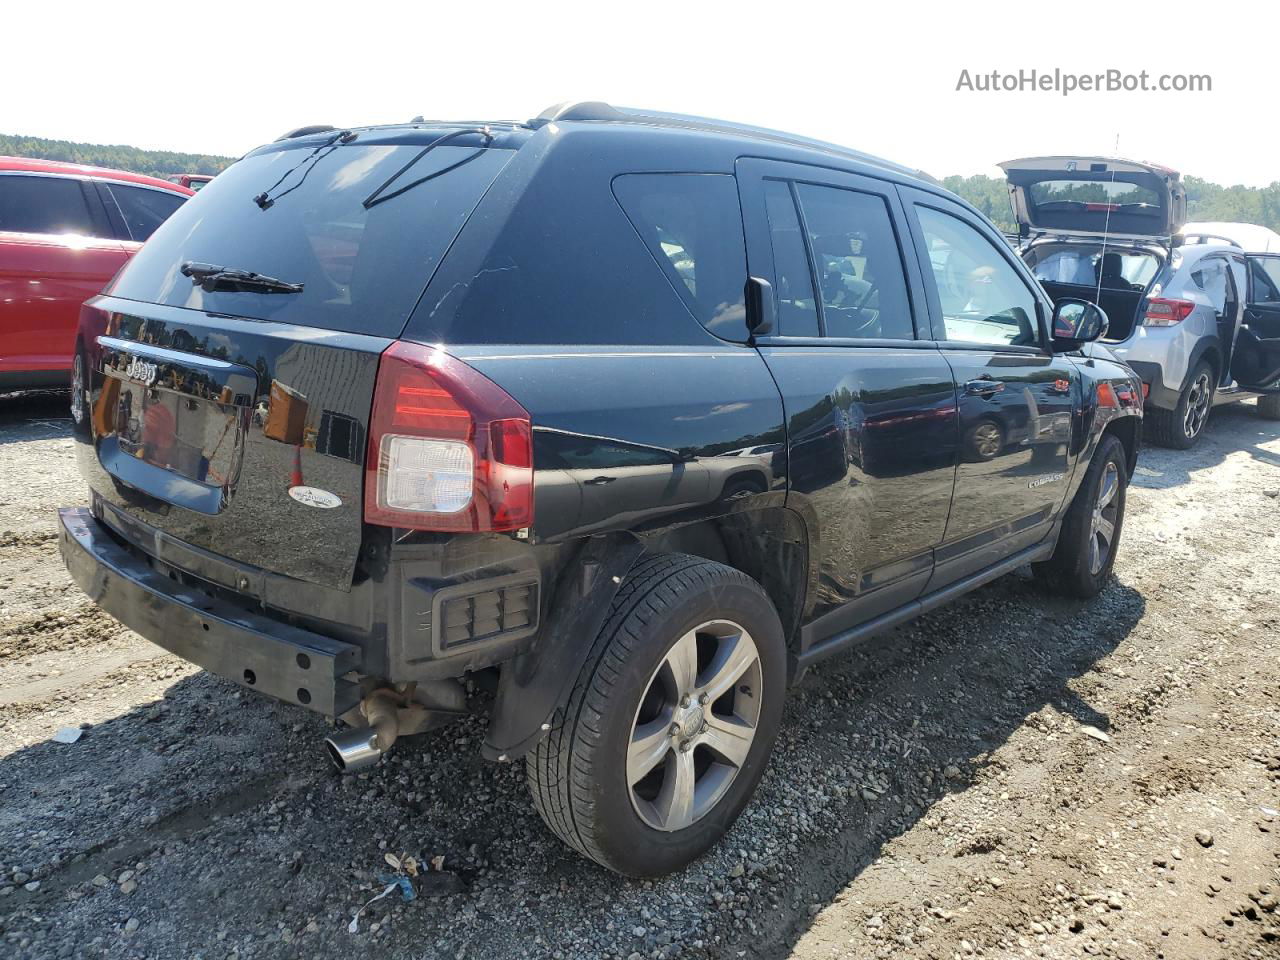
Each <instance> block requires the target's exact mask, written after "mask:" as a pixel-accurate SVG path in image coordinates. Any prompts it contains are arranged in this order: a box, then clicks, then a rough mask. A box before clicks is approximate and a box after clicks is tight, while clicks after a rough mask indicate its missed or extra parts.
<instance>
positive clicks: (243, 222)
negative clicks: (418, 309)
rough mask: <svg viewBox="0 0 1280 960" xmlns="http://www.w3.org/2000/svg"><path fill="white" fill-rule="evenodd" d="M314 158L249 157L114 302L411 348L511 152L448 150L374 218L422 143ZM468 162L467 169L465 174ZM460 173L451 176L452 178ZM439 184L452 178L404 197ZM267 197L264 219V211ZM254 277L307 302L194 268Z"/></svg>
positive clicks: (223, 177) (137, 269) (412, 175)
mask: <svg viewBox="0 0 1280 960" xmlns="http://www.w3.org/2000/svg"><path fill="white" fill-rule="evenodd" d="M314 147H315V144H314V142H313V143H312V144H309V145H307V146H306V147H302V148H298V147H294V148H291V149H281V150H271V151H268V152H265V153H260V154H256V155H253V156H249V157H246V158H245V159H243V160H240V161H239V162H237V163H235V164H233V165H232V166H231V167H230V168H228V169H227V170H226V171H225V172H223V173H222V174H219V175H218V176H217V177H216V178H215V179H214V180H212V181H210V183H209V184H208V185H207V186H206V187H204V189H202V190H201V191H200V194H199V195H198V196H196V197H192V198H191V200H189V201H188V202H187V203H185V204H183V205H182V206H181V207H180V208H179V209H178V210H177V212H175V213H174V215H173V216H171V217H170V218H169V219H168V220H166V221H165V222H164V224H163V225H161V226H160V228H159V229H157V230H156V232H155V233H154V234H153V235H152V236H151V239H150V240H149V241H148V242H147V244H146V245H145V246H144V247H143V248H142V249H141V250H140V251H139V252H138V253H137V255H136V256H134V258H133V260H131V261H130V263H129V265H128V266H127V267H126V268H125V269H124V270H123V271H122V272H121V274H120V276H119V277H118V278H117V280H116V282H115V285H114V287H113V288H112V289H111V293H112V294H113V295H115V296H118V297H123V298H125V299H129V300H142V301H146V302H150V303H162V304H168V305H171V306H177V307H191V308H193V309H198V310H208V311H212V312H214V313H225V314H231V315H234V316H242V317H251V318H254V319H259V320H275V321H280V322H283V323H296V324H302V325H305V326H312V327H322V328H325V329H328V330H342V331H346V332H352V333H368V334H373V335H375V336H383V337H393V336H398V335H399V333H400V331H401V330H402V329H403V327H404V323H405V320H406V319H407V317H408V316H409V313H410V311H412V309H413V306H414V304H415V303H416V301H417V299H418V297H419V295H420V294H421V293H422V290H423V288H424V287H426V285H427V281H428V280H430V279H431V274H432V273H433V272H434V270H435V268H436V266H437V265H438V264H439V262H440V258H441V257H442V256H444V253H445V251H446V250H447V249H448V247H449V244H450V243H452V241H453V239H454V237H455V236H457V234H458V231H459V230H461V228H462V225H463V223H464V222H465V221H466V219H467V216H468V215H469V214H470V213H471V211H472V210H473V209H474V208H475V205H476V203H477V202H478V201H479V200H480V198H481V196H483V194H484V191H485V190H486V188H487V187H488V186H489V184H490V183H492V182H493V180H494V178H495V177H496V176H497V175H498V173H499V171H500V170H501V169H502V167H503V165H504V164H505V163H506V162H507V161H508V160H509V159H510V158H511V156H512V151H510V150H502V149H495V148H488V149H485V148H481V147H478V146H465V145H442V146H440V147H437V148H436V149H434V150H432V151H431V152H430V153H428V154H426V155H425V156H423V157H422V158H421V159H420V160H419V161H418V162H417V163H415V164H413V165H412V166H411V167H410V168H409V169H408V170H406V171H405V172H404V173H403V174H402V175H401V176H400V177H399V178H398V179H396V181H395V182H394V183H393V184H392V185H391V186H389V187H387V189H386V190H384V191H383V192H382V193H381V194H380V196H379V198H378V199H379V202H376V203H374V204H372V205H371V206H369V207H366V206H365V205H364V204H365V201H366V199H368V198H369V197H370V195H371V194H373V193H374V191H375V190H377V188H378V187H380V186H382V184H383V183H384V182H385V181H387V180H388V179H389V178H391V177H392V176H393V175H394V174H395V173H396V171H398V170H399V169H400V168H401V167H403V166H404V165H405V164H407V163H409V162H410V161H411V160H413V158H414V157H415V156H416V155H417V154H419V153H420V152H421V151H422V149H423V144H421V143H413V144H361V143H360V141H359V140H356V141H355V142H354V143H350V144H346V145H339V146H336V147H335V148H334V149H332V150H328V149H321V150H320V151H319V152H317V151H316V150H315V149H314ZM463 161H465V162H463ZM451 167H452V169H449V168H451ZM437 171H447V172H444V173H442V174H441V175H440V176H438V177H435V178H433V179H429V180H427V181H426V182H423V183H419V184H417V185H416V186H413V187H412V188H410V189H408V190H406V191H404V192H403V193H400V194H399V195H394V194H395V193H396V191H397V190H400V189H402V188H403V187H404V186H407V185H409V184H411V183H413V182H414V181H417V180H420V179H422V178H423V177H426V176H428V175H430V174H432V173H434V172H437ZM264 192H265V193H267V194H268V196H269V198H271V202H270V203H269V204H268V205H266V207H265V209H264V208H263V206H261V205H260V204H259V202H257V201H256V200H255V198H257V197H259V196H260V195H262V194H263V193H264ZM189 261H190V262H195V263H203V264H214V265H217V266H221V267H227V268H233V269H237V270H251V271H253V272H255V273H259V274H263V275H266V276H269V277H274V278H276V279H279V280H284V281H287V282H288V283H301V284H303V290H302V291H301V292H300V293H268V292H262V291H257V290H248V291H246V290H228V289H215V290H213V291H206V290H205V289H203V288H202V287H201V286H197V285H195V284H193V283H192V281H191V280H190V279H189V278H187V277H185V276H183V275H182V273H181V267H182V265H183V264H184V263H186V262H189Z"/></svg>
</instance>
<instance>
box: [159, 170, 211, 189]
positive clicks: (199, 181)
mask: <svg viewBox="0 0 1280 960" xmlns="http://www.w3.org/2000/svg"><path fill="white" fill-rule="evenodd" d="M165 179H166V180H168V181H169V182H170V183H176V184H180V185H181V186H184V187H190V188H191V189H192V190H199V189H200V188H201V187H203V186H204V185H205V184H206V183H208V182H209V181H210V180H212V179H213V175H212V174H209V173H175V174H173V175H172V176H168V177H165Z"/></svg>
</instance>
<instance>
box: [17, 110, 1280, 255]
mask: <svg viewBox="0 0 1280 960" xmlns="http://www.w3.org/2000/svg"><path fill="white" fill-rule="evenodd" d="M0 156H9V157H40V158H42V159H45V160H63V161H66V162H68V163H83V164H89V165H91V166H95V167H111V168H113V169H116V170H131V171H133V172H134V173H146V174H150V175H151V176H153V177H164V176H167V175H169V174H171V173H220V172H221V171H223V170H225V169H226V168H227V167H228V166H230V165H231V163H233V162H234V160H235V158H234V157H219V156H216V155H212V154H200V153H178V152H175V151H172V150H141V149H139V148H138V147H130V146H124V145H121V144H100V143H75V142H73V141H71V140H45V139H43V138H41V137H23V136H16V135H11V134H0ZM942 184H943V186H945V187H946V188H947V189H948V190H950V191H952V192H953V193H958V194H959V195H960V196H962V197H964V198H965V199H966V200H968V201H969V202H970V203H972V204H973V205H974V206H975V207H977V208H978V209H979V210H981V211H982V212H983V213H985V214H986V215H987V216H988V217H990V218H991V219H992V220H993V221H995V223H996V224H997V226H999V227H1000V229H1002V230H1008V231H1010V232H1012V231H1014V230H1016V229H1017V227H1016V225H1015V224H1014V222H1013V211H1012V210H1011V209H1010V207H1009V188H1008V186H1007V185H1006V184H1005V182H1004V180H1002V179H1000V178H998V177H988V176H984V175H983V174H976V175H974V176H972V177H958V176H952V177H947V178H946V179H944V180H943V181H942ZM1183 185H1184V186H1185V187H1186V191H1187V216H1188V219H1190V220H1227V221H1235V222H1239V223H1257V224H1261V225H1262V226H1264V227H1270V228H1271V229H1272V230H1277V231H1280V181H1277V182H1275V183H1272V184H1271V185H1270V186H1266V187H1245V186H1240V185H1236V186H1232V187H1224V186H1222V185H1221V184H1217V183H1210V182H1209V181H1208V180H1201V179H1200V178H1199V177H1184V178H1183Z"/></svg>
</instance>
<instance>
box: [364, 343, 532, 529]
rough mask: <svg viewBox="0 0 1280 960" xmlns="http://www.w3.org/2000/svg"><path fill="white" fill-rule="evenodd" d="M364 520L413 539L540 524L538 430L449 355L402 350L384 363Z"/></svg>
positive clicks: (403, 346) (396, 348) (408, 346)
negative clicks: (413, 533) (536, 511)
mask: <svg viewBox="0 0 1280 960" xmlns="http://www.w3.org/2000/svg"><path fill="white" fill-rule="evenodd" d="M364 518H365V521H366V522H368V523H376V524H381V525H383V526H390V527H407V528H410V529H414V530H439V531H456V532H482V531H494V532H501V531H511V530H519V529H521V528H522V527H528V526H530V525H531V524H532V523H533V427H532V423H531V421H530V418H529V414H528V413H527V412H526V411H525V409H524V408H523V407H522V406H520V404H518V403H516V401H515V400H513V399H512V398H511V397H510V396H509V395H508V394H507V393H506V392H504V391H503V390H502V389H501V388H500V387H498V386H497V385H496V384H495V383H493V381H491V380H489V379H488V378H486V377H484V376H482V375H481V374H479V373H477V372H476V371H475V370H473V369H471V368H470V367H468V366H467V365H466V364H464V363H462V362H461V361H460V360H456V359H454V358H453V357H451V356H449V355H448V354H446V353H443V352H442V351H440V350H436V349H434V348H432V347H424V346H421V345H420V344H415V343H405V342H403V341H400V342H397V343H393V344H392V345H391V346H390V347H388V348H387V349H386V350H385V351H383V353H382V357H381V359H380V360H379V361H378V380H377V386H376V387H375V388H374V395H373V415H372V416H371V417H370V422H369V453H368V457H367V459H366V464H365V491H364Z"/></svg>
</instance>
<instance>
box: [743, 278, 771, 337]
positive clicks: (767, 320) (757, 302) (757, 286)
mask: <svg viewBox="0 0 1280 960" xmlns="http://www.w3.org/2000/svg"><path fill="white" fill-rule="evenodd" d="M747 333H748V334H750V335H751V336H753V337H763V336H767V335H768V334H770V333H773V284H771V283H770V282H769V281H768V280H764V279H761V278H760V277H748V278H747Z"/></svg>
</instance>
